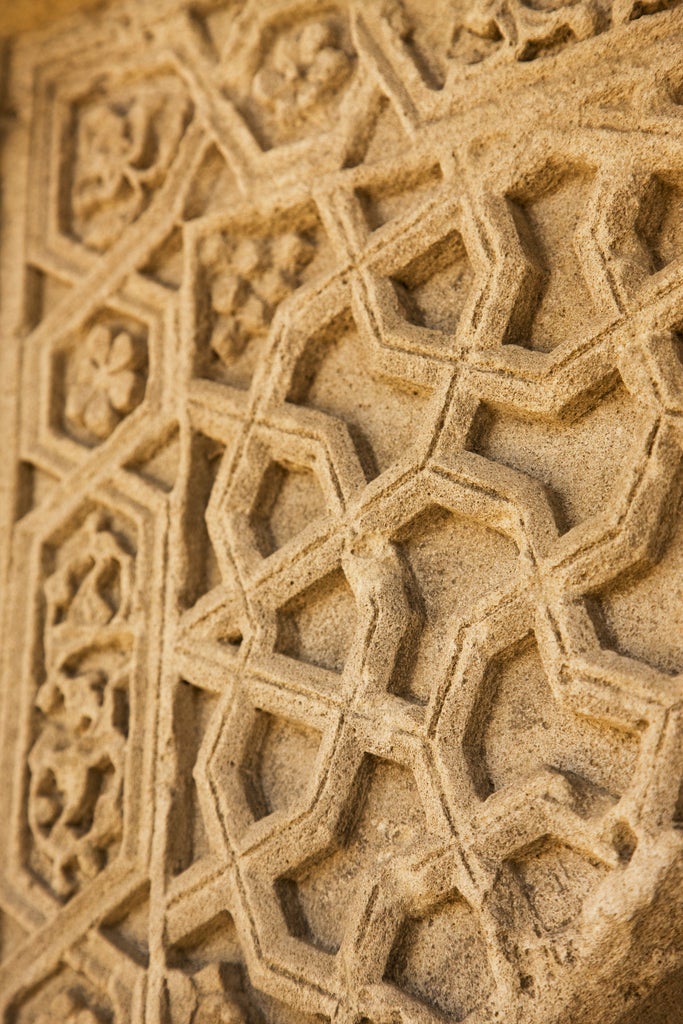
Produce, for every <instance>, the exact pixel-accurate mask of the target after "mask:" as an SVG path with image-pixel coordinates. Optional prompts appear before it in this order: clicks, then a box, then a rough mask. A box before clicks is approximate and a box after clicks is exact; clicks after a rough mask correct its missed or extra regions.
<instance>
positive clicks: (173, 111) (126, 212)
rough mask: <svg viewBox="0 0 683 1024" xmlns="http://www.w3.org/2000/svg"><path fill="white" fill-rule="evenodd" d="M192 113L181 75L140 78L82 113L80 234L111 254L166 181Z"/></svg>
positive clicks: (74, 212) (77, 193) (76, 187)
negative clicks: (110, 251)
mask: <svg viewBox="0 0 683 1024" xmlns="http://www.w3.org/2000/svg"><path fill="white" fill-rule="evenodd" d="M187 115H188V104H187V100H186V98H185V95H184V92H183V89H182V86H181V84H180V83H179V82H178V81H177V79H174V78H165V79H163V80H155V79H154V78H152V79H151V80H143V81H136V82H134V83H132V84H131V85H129V86H126V87H121V88H118V89H115V90H114V91H112V92H111V93H109V94H106V95H104V96H98V95H95V96H93V97H91V98H88V99H87V100H85V101H83V102H82V103H81V104H79V106H78V107H77V108H76V115H75V117H76V143H75V161H74V171H73V184H72V193H71V217H72V229H73V231H74V232H75V234H76V235H77V236H78V237H79V238H81V239H82V240H83V241H84V242H85V243H86V244H87V245H89V246H92V248H94V249H98V250H103V249H106V248H107V246H109V245H111V243H112V242H114V241H115V240H116V239H117V238H118V236H119V235H120V234H121V232H122V231H123V230H124V229H125V228H126V227H127V225H128V224H130V223H132V221H134V220H135V219H136V218H137V217H138V216H139V214H140V213H141V212H142V210H143V209H144V208H145V206H146V204H147V202H148V201H149V197H150V194H151V192H152V191H153V190H154V189H155V188H157V187H158V186H159V185H160V184H161V182H162V181H163V179H164V175H165V173H166V171H167V170H168V168H169V166H170V164H171V161H172V160H173V157H174V156H175V153H176V149H177V146H178V142H179V141H180V138H181V136H182V133H183V130H184V127H185V123H186V120H187Z"/></svg>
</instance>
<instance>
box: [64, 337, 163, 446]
mask: <svg viewBox="0 0 683 1024" xmlns="http://www.w3.org/2000/svg"><path fill="white" fill-rule="evenodd" d="M145 363H146V351H145V346H144V344H143V343H142V342H141V340H140V339H139V338H136V337H134V336H133V335H132V334H131V333H130V332H129V331H127V330H117V329H116V328H114V327H107V326H105V325H104V324H98V325H97V326H95V327H93V328H92V330H91V331H90V333H89V334H88V336H87V338H86V339H85V343H84V345H83V346H82V347H81V348H79V349H78V350H77V351H76V352H75V353H74V355H73V356H72V359H71V365H70V367H69V370H70V371H71V372H69V373H68V375H67V394H66V405H65V410H64V416H65V419H66V422H67V425H68V426H69V427H71V428H74V429H75V430H76V432H77V433H78V434H85V435H88V437H89V438H90V439H91V440H96V441H104V440H105V439H106V438H108V437H109V435H110V434H111V433H112V432H113V430H114V428H115V427H116V426H117V425H118V424H119V422H120V421H121V420H122V419H123V418H124V417H125V416H127V415H128V414H129V413H130V412H132V411H133V409H135V408H136V407H137V406H138V405H139V404H140V402H141V401H142V399H143V396H144V393H145Z"/></svg>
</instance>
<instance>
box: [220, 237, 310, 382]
mask: <svg viewBox="0 0 683 1024" xmlns="http://www.w3.org/2000/svg"><path fill="white" fill-rule="evenodd" d="M314 255H315V248H314V245H313V243H312V242H310V241H309V240H308V239H307V238H305V237H304V236H303V235H299V234H295V233H293V232H291V233H288V234H286V235H280V236H278V237H275V238H272V239H268V238H242V239H232V238H229V237H226V236H225V235H221V234H219V235H212V236H211V237H209V238H207V239H205V241H204V244H203V246H202V250H201V258H202V264H203V266H204V268H205V271H206V275H207V283H208V291H209V295H210V304H211V311H212V320H213V328H212V333H211V342H210V344H211V348H212V349H213V351H214V352H215V353H216V355H218V356H219V357H220V359H221V360H222V361H223V362H224V363H225V364H226V365H230V364H231V363H232V362H233V361H234V360H235V359H236V358H238V357H239V356H240V355H241V354H242V352H243V351H244V349H245V347H246V346H247V344H248V343H249V341H250V339H252V338H254V337H257V336H259V335H264V334H266V333H267V332H268V328H269V326H270V323H271V320H272V319H273V316H274V315H275V311H276V309H277V307H278V305H279V304H280V303H281V302H282V301H283V300H284V299H286V298H287V297H288V296H289V295H290V294H291V293H292V292H293V291H294V290H295V289H296V288H297V287H298V286H299V284H300V283H301V273H302V271H303V270H304V269H305V267H306V266H308V264H309V263H310V262H311V260H312V259H313V257H314Z"/></svg>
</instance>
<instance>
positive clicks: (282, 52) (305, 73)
mask: <svg viewBox="0 0 683 1024" xmlns="http://www.w3.org/2000/svg"><path fill="white" fill-rule="evenodd" d="M352 70H353V62H352V60H351V58H350V57H349V56H348V54H346V53H345V51H344V50H343V49H342V48H341V46H339V45H338V42H337V39H336V33H335V30H334V27H333V26H332V25H330V24H328V23H325V22H321V21H316V22H312V23H309V24H307V25H305V26H304V27H303V28H301V29H300V30H299V31H298V32H297V33H296V34H294V35H291V34H286V35H283V36H280V38H279V39H278V40H277V42H276V43H275V45H274V47H273V49H272V51H271V54H270V59H269V60H268V61H267V63H266V65H265V66H264V67H263V68H262V69H261V70H260V71H259V72H258V73H257V74H256V76H255V77H254V82H253V87H252V95H253V97H254V99H255V100H256V101H257V102H258V103H261V104H262V105H263V106H265V107H267V108H270V109H271V110H272V111H273V113H274V115H275V118H276V120H277V121H278V122H279V123H280V124H281V125H285V124H287V123H288V122H290V121H292V120H299V119H301V118H302V117H306V116H307V115H308V114H309V113H310V112H311V111H312V110H313V109H314V108H316V107H318V106H319V105H321V104H324V103H327V102H328V101H329V100H331V99H332V98H333V97H334V95H335V93H337V92H338V90H339V89H340V88H341V86H342V85H344V83H345V82H346V80H347V79H348V78H349V77H350V75H351V72H352Z"/></svg>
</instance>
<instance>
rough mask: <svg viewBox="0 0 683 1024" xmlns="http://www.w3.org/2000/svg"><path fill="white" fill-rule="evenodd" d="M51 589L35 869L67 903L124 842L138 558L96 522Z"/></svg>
mask: <svg viewBox="0 0 683 1024" xmlns="http://www.w3.org/2000/svg"><path fill="white" fill-rule="evenodd" d="M56 557H57V565H56V567H55V569H54V571H53V572H52V573H51V574H50V575H49V576H48V578H47V579H46V581H45V585H44V595H45V601H46V616H45V632H44V640H43V643H44V649H45V655H46V658H45V671H46V678H45V681H44V682H43V683H42V685H41V686H40V688H39V690H38V692H37V694H36V698H35V708H36V713H37V715H36V725H35V730H36V737H35V739H34V742H33V744H32V746H31V750H30V752H29V756H28V765H29V771H30V789H29V796H28V811H27V813H28V821H29V826H30V830H31V839H32V854H31V862H32V864H33V866H34V868H35V869H36V870H37V871H38V873H44V872H46V873H47V881H48V883H49V885H50V887H51V888H52V890H53V891H54V892H55V893H56V894H57V895H58V896H59V897H61V898H62V899H64V898H66V897H69V896H71V895H72V894H73V893H74V892H75V891H76V890H77V889H78V888H80V887H81V886H82V885H83V884H84V883H85V882H87V881H89V880H92V879H93V878H94V877H95V876H96V875H97V874H98V873H99V872H100V871H101V870H102V868H103V867H104V866H106V864H107V863H108V862H109V860H110V859H111V857H112V856H113V855H114V854H115V852H116V848H117V846H118V844H119V842H120V839H121V830H122V804H121V801H122V793H123V774H124V758H125V746H126V737H127V732H128V715H129V709H128V672H129V662H130V647H131V634H130V615H131V586H132V555H131V553H130V552H129V551H128V550H126V549H125V548H124V547H123V546H122V544H121V542H120V541H119V539H118V538H117V536H116V535H115V533H113V532H112V531H111V530H110V529H109V528H108V525H107V521H106V517H104V515H103V514H101V513H99V512H93V513H91V514H90V515H89V516H88V518H87V519H86V520H85V522H84V524H83V526H82V527H81V528H80V529H79V530H78V531H77V532H76V533H74V534H73V535H72V536H71V537H70V538H69V539H68V541H66V543H65V544H64V545H63V546H62V548H61V549H60V550H59V551H58V552H57V556H56Z"/></svg>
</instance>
